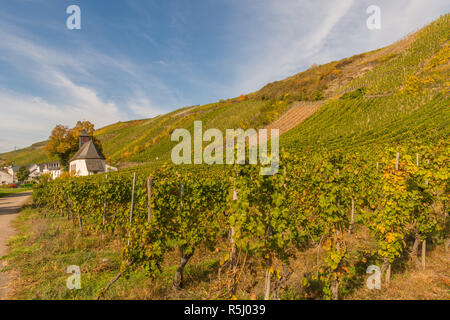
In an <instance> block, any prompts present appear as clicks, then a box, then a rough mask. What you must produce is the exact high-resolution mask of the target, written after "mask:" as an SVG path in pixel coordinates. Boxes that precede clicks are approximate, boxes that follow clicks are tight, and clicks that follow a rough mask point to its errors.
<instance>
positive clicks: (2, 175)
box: [0, 169, 17, 185]
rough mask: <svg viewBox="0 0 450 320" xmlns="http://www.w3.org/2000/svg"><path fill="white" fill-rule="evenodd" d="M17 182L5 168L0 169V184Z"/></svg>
mask: <svg viewBox="0 0 450 320" xmlns="http://www.w3.org/2000/svg"><path fill="white" fill-rule="evenodd" d="M15 182H17V179H15V177H14V176H12V175H10V174H9V172H8V171H7V170H4V169H0V185H9V184H12V183H15Z"/></svg>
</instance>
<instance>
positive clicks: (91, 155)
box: [70, 130, 117, 176]
mask: <svg viewBox="0 0 450 320" xmlns="http://www.w3.org/2000/svg"><path fill="white" fill-rule="evenodd" d="M116 170H117V169H116V168H114V167H111V166H108V165H107V164H106V159H105V156H104V155H103V154H102V153H101V151H100V150H98V149H97V147H96V146H95V144H94V142H93V141H92V139H91V137H89V135H88V134H87V133H86V131H85V130H83V132H82V133H81V135H80V138H79V149H78V151H77V153H75V155H74V156H73V157H72V159H71V160H70V174H71V175H76V176H89V175H92V174H96V173H102V172H107V171H116Z"/></svg>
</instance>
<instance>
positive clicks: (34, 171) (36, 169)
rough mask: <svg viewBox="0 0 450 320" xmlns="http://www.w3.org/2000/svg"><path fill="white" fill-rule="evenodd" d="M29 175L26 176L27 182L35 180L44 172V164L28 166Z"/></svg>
mask: <svg viewBox="0 0 450 320" xmlns="http://www.w3.org/2000/svg"><path fill="white" fill-rule="evenodd" d="M27 168H28V171H30V174H29V176H28V181H33V180H37V179H38V178H39V177H40V176H41V175H42V174H43V173H44V172H43V171H44V164H35V163H34V164H30V165H29V166H28V167H27Z"/></svg>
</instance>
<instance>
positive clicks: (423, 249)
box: [422, 239, 427, 270]
mask: <svg viewBox="0 0 450 320" xmlns="http://www.w3.org/2000/svg"><path fill="white" fill-rule="evenodd" d="M426 251H427V240H426V239H424V240H422V270H425V254H426Z"/></svg>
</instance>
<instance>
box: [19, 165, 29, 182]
mask: <svg viewBox="0 0 450 320" xmlns="http://www.w3.org/2000/svg"><path fill="white" fill-rule="evenodd" d="M29 175H30V170H28V168H27V167H25V166H21V167H20V168H19V171H17V179H18V180H19V181H20V182H24V181H25V180H27V178H28V176H29Z"/></svg>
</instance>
